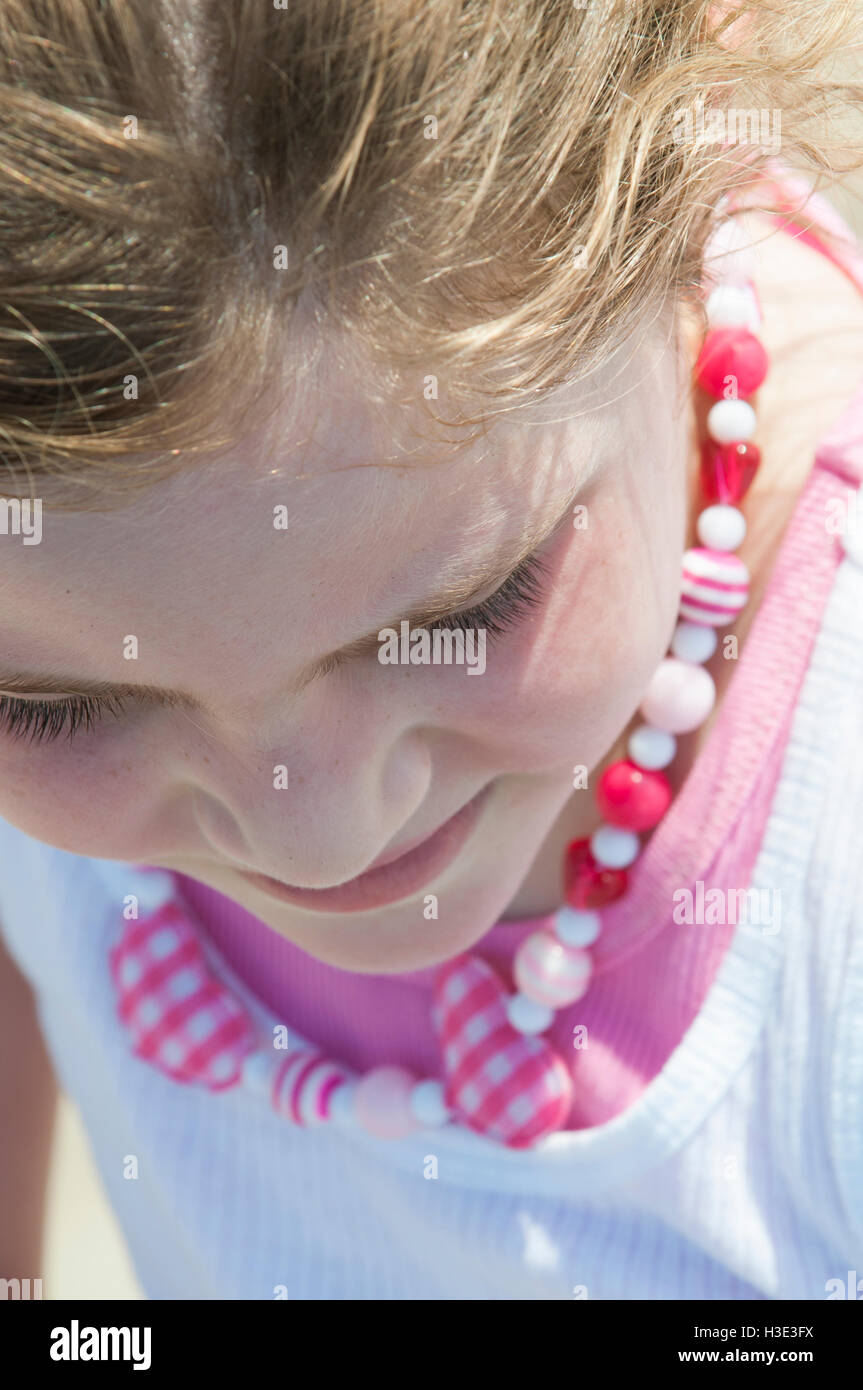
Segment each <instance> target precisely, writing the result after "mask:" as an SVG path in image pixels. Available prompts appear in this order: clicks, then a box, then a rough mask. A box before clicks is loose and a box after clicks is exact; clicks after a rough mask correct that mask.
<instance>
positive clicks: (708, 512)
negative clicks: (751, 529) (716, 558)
mask: <svg viewBox="0 0 863 1390" xmlns="http://www.w3.org/2000/svg"><path fill="white" fill-rule="evenodd" d="M695 529H696V531H697V532H698V539H699V540H700V541H701V544H702V545H706V546H709V547H710V549H711V550H736V549H737V547H738V546H739V545H740V543H741V541H742V540H743V537H744V536H745V535H746V518H745V516H744V515H743V513H742V512H741V511H740V509H739V508H738V507H732V506H729V505H728V503H725V502H717V503H716V504H715V505H714V506H712V507H705V508H704V511H703V512H701V513H700V515H699V517H698V520H697V522H696V523H695Z"/></svg>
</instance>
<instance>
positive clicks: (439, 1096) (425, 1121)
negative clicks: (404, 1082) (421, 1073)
mask: <svg viewBox="0 0 863 1390" xmlns="http://www.w3.org/2000/svg"><path fill="white" fill-rule="evenodd" d="M410 1108H411V1113H412V1115H413V1117H414V1119H415V1120H416V1122H417V1124H420V1125H422V1126H423V1128H424V1129H437V1128H438V1127H439V1126H440V1125H445V1124H446V1122H447V1120H448V1119H449V1118H450V1114H451V1112H450V1108H449V1106H448V1105H447V1103H446V1101H445V1099H444V1084H443V1082H442V1081H435V1080H434V1079H431V1080H428V1081H418V1082H417V1084H416V1085H415V1086H414V1088H413V1090H412V1091H411V1095H410Z"/></svg>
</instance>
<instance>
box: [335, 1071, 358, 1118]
mask: <svg viewBox="0 0 863 1390" xmlns="http://www.w3.org/2000/svg"><path fill="white" fill-rule="evenodd" d="M356 1089H357V1080H356V1079H352V1080H350V1081H343V1082H342V1084H341V1086H336V1088H335V1090H334V1091H332V1092H331V1093H330V1120H331V1121H332V1122H333V1123H334V1124H337V1125H344V1126H345V1128H349V1129H352V1128H354V1126H355V1125H356V1123H357V1118H356V1115H355V1113H354V1096H355V1094H356Z"/></svg>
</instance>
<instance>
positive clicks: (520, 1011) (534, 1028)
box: [506, 993, 554, 1033]
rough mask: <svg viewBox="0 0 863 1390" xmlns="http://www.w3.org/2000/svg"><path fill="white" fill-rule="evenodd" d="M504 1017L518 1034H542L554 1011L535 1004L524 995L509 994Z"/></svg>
mask: <svg viewBox="0 0 863 1390" xmlns="http://www.w3.org/2000/svg"><path fill="white" fill-rule="evenodd" d="M506 1016H507V1018H508V1019H509V1021H510V1023H511V1024H512V1026H513V1028H515V1029H516V1031H517V1032H519V1033H544V1032H545V1030H546V1028H548V1026H549V1024H550V1023H551V1021H552V1019H553V1018H554V1009H548V1008H546V1006H545V1005H544V1004H535V1003H534V1002H533V1000H532V999H528V997H527V995H526V994H520V993H519V994H511V995H510V997H509V999H508V1000H507V1003H506Z"/></svg>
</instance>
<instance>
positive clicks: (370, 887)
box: [238, 786, 489, 912]
mask: <svg viewBox="0 0 863 1390" xmlns="http://www.w3.org/2000/svg"><path fill="white" fill-rule="evenodd" d="M488 792H489V787H488V786H485V787H483V789H482V791H481V792H480V793H479V794H478V795H477V796H475V797H474V798H473V800H472V801H469V802H468V803H467V805H465V806H462V808H461V810H460V811H457V812H456V814H455V815H454V816H451V817H450V819H449V820H448V821H445V822H444V824H443V825H442V826H440V828H439V829H438V830H436V831H435V832H434V834H433V835H430V836H429V838H428V839H427V840H423V842H422V844H421V845H417V846H416V848H415V849H412V850H411V851H410V852H409V853H408V854H403V855H401V857H400V858H399V859H394V860H392V861H391V862H390V863H389V864H382V865H381V866H380V868H378V869H368V870H367V871H366V873H364V874H360V876H359V878H353V879H351V880H350V882H349V883H340V884H338V886H337V887H335V888H290V887H288V885H287V884H286V883H281V882H280V881H279V879H277V878H270V877H269V876H268V875H267V874H253V873H247V872H246V871H245V870H243V869H240V870H238V873H239V874H240V877H241V878H244V879H245V880H246V882H247V883H251V884H252V886H253V887H255V888H258V889H259V890H260V891H261V892H262V893H266V894H267V896H268V897H270V898H276V899H278V901H279V902H283V903H292V904H293V905H294V906H295V907H303V908H308V909H310V910H311V911H312V912H369V911H371V910H372V909H374V908H376V907H385V906H386V905H387V904H388V903H396V902H400V901H401V900H402V899H403V898H409V897H410V896H411V894H412V893H417V892H419V890H420V889H421V888H422V887H423V886H424V885H425V884H427V883H429V882H430V881H431V880H432V879H434V878H437V877H438V875H439V874H442V873H443V871H444V869H446V868H448V867H449V865H450V864H451V863H452V861H453V860H454V859H455V857H456V855H457V854H459V853H460V851H461V850H462V848H463V847H464V845H465V843H466V841H467V840H468V838H469V836H470V835H471V833H472V831H473V829H474V827H475V825H476V823H477V821H478V820H479V818H480V815H481V814H482V810H483V807H484V805H485V802H486V798H487V795H488Z"/></svg>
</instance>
